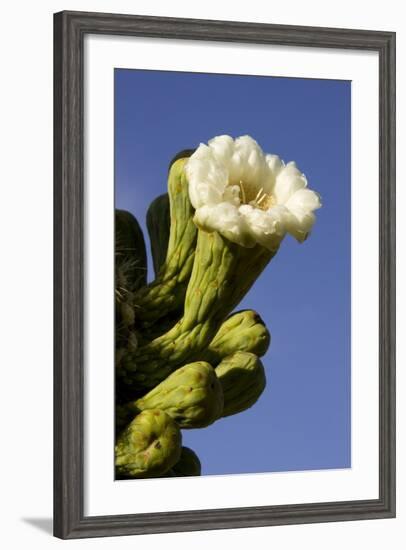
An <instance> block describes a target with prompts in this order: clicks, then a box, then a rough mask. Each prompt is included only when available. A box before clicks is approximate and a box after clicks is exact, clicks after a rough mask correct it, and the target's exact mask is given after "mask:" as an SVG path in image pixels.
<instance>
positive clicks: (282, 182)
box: [273, 162, 307, 204]
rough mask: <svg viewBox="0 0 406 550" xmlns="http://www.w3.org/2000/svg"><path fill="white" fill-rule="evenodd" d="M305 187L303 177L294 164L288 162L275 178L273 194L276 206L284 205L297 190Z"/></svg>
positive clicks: (305, 183)
mask: <svg viewBox="0 0 406 550" xmlns="http://www.w3.org/2000/svg"><path fill="white" fill-rule="evenodd" d="M306 185H307V181H306V178H305V176H304V175H303V174H302V173H301V172H300V171H299V170H298V169H297V167H296V163H295V162H289V163H288V164H286V166H284V167H283V168H282V169H281V170H280V171H279V173H278V174H277V176H276V180H275V186H274V188H273V193H274V195H275V198H276V202H277V204H285V203H286V201H287V200H289V198H290V197H291V196H292V195H293V193H296V191H298V190H299V189H304V188H305V187H306Z"/></svg>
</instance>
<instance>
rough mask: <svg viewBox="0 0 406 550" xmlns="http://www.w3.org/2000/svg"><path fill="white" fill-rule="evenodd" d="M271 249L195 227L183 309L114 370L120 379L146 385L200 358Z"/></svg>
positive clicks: (263, 263)
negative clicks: (173, 321) (247, 245)
mask: <svg viewBox="0 0 406 550" xmlns="http://www.w3.org/2000/svg"><path fill="white" fill-rule="evenodd" d="M275 254H276V250H274V251H269V250H267V249H265V248H264V247H262V246H260V245H256V246H255V247H253V248H245V247H242V246H239V245H237V244H235V243H232V242H231V241H229V240H227V239H225V238H224V237H222V236H221V235H219V233H217V232H213V233H207V232H205V231H202V230H199V232H198V240H197V247H196V253H195V261H194V264H193V271H192V275H191V278H190V281H189V285H188V288H187V292H186V297H185V308H184V315H183V317H182V318H181V319H180V321H178V322H177V323H176V325H175V326H174V327H173V328H172V329H170V330H169V331H168V332H166V333H165V334H163V335H162V336H160V337H158V338H156V339H155V340H153V341H152V342H150V343H148V344H146V345H145V346H140V348H139V349H138V350H137V352H136V353H135V354H133V355H132V356H131V357H129V360H128V362H127V363H126V365H125V367H124V368H123V369H121V370H120V371H119V372H118V375H119V376H121V377H122V380H123V382H124V383H125V384H127V385H129V386H133V387H135V388H139V387H144V388H151V387H154V386H155V385H156V384H158V383H159V382H161V381H162V380H164V379H165V378H166V377H167V376H168V374H170V373H171V372H172V371H174V370H176V369H177V368H179V366H181V365H182V364H185V363H188V362H191V361H195V360H198V359H200V357H201V355H202V352H203V351H205V350H206V348H207V347H208V345H209V343H210V341H211V340H212V339H213V337H214V336H215V334H216V332H217V331H218V330H219V328H220V325H221V324H222V323H223V321H224V320H225V318H226V317H227V316H228V315H229V314H230V312H231V311H232V310H233V309H234V308H235V306H236V305H237V304H238V303H239V302H240V301H241V299H242V298H243V297H244V296H245V294H246V293H247V292H248V290H249V289H250V288H251V286H252V284H253V283H254V282H255V280H256V279H257V277H258V276H259V275H260V273H261V272H262V271H263V269H264V268H265V266H266V265H267V264H268V262H269V261H270V259H271V258H272V257H273V256H274V255H275Z"/></svg>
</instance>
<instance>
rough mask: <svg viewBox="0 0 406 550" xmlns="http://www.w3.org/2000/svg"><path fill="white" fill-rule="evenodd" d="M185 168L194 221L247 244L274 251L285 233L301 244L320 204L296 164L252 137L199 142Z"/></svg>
mask: <svg viewBox="0 0 406 550" xmlns="http://www.w3.org/2000/svg"><path fill="white" fill-rule="evenodd" d="M185 170H186V175H187V178H188V182H189V197H190V201H191V203H192V205H193V207H194V208H195V210H196V212H195V217H194V221H195V223H196V225H197V226H198V227H199V228H201V229H203V230H205V231H208V232H211V231H218V232H219V233H220V234H221V235H223V236H224V237H226V238H227V239H229V240H230V241H233V242H235V243H237V244H240V245H242V246H245V247H252V246H255V245H256V244H257V243H259V244H260V245H262V246H264V247H265V248H267V249H269V250H274V249H276V248H277V247H278V246H279V244H280V242H281V240H282V239H283V237H284V236H285V234H286V232H288V233H290V234H291V235H293V236H294V237H295V238H296V239H297V240H298V241H299V242H303V241H304V240H305V239H306V237H307V236H308V234H309V232H310V230H311V229H312V227H313V224H314V221H315V215H314V214H313V211H314V210H316V209H317V208H320V206H321V202H320V198H319V196H318V194H317V193H315V192H314V191H312V190H310V189H307V181H306V178H305V176H304V175H303V174H302V173H301V172H300V171H299V170H298V168H297V167H296V164H295V163H294V162H289V163H288V164H286V165H285V164H284V163H283V161H282V160H281V159H280V158H279V157H278V156H277V155H267V154H264V152H263V151H262V149H261V147H260V146H259V145H258V143H257V142H256V141H255V140H254V139H253V138H251V137H250V136H241V137H238V138H236V139H235V140H234V139H233V138H232V137H230V136H226V135H225V136H217V137H215V138H213V139H211V140H210V141H209V142H208V145H205V144H203V143H201V144H200V145H199V147H198V148H197V149H196V151H195V152H194V153H193V155H192V156H191V157H190V158H189V160H188V161H187V163H186V165H185Z"/></svg>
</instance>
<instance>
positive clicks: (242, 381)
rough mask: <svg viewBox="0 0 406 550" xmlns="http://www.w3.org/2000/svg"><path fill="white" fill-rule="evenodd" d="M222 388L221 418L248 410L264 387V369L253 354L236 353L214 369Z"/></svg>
mask: <svg viewBox="0 0 406 550" xmlns="http://www.w3.org/2000/svg"><path fill="white" fill-rule="evenodd" d="M216 374H217V377H218V379H219V380H220V383H221V385H222V387H223V394H224V408H223V417H225V416H231V415H232V414H237V413H239V412H242V411H245V410H246V409H249V408H250V407H251V406H252V405H253V404H254V403H255V402H256V401H257V400H258V398H259V397H260V395H261V394H262V392H263V391H264V389H265V386H266V377H265V369H264V366H263V364H262V362H261V360H260V359H259V358H258V357H257V356H256V355H254V354H253V353H248V352H245V351H244V352H243V351H237V352H236V353H234V354H233V355H230V356H229V357H226V358H225V359H223V361H222V362H221V363H220V364H219V365H218V366H217V367H216Z"/></svg>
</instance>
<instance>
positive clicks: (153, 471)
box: [115, 409, 182, 478]
mask: <svg viewBox="0 0 406 550" xmlns="http://www.w3.org/2000/svg"><path fill="white" fill-rule="evenodd" d="M181 447H182V436H181V433H180V430H179V427H178V426H177V424H176V423H175V422H174V421H173V420H172V418H171V417H170V416H169V415H168V414H166V413H165V412H163V411H160V410H158V409H151V410H146V411H143V412H142V413H140V414H139V415H138V416H136V417H135V418H134V420H133V421H132V422H131V423H130V424H129V425H128V426H127V428H126V429H125V430H124V431H123V432H121V434H120V435H119V436H118V439H117V443H116V448H115V465H116V474H117V476H118V477H129V478H148V477H159V476H161V475H162V474H164V473H165V472H167V471H168V470H170V469H171V468H172V467H173V466H174V465H175V464H176V463H177V462H178V461H179V459H180V456H181Z"/></svg>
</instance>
